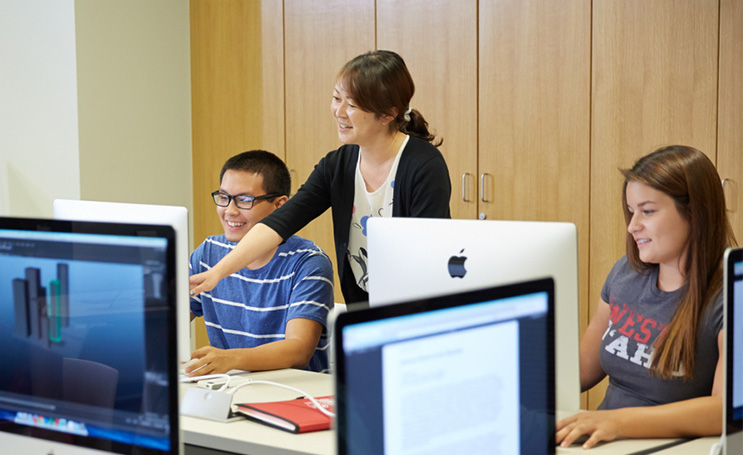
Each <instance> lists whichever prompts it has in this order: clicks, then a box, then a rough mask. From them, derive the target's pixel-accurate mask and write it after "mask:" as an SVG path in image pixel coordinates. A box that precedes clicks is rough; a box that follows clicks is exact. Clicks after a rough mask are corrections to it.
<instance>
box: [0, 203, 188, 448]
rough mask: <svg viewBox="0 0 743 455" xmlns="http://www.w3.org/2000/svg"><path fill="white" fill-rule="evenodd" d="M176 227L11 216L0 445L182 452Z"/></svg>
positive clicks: (1, 273)
mask: <svg viewBox="0 0 743 455" xmlns="http://www.w3.org/2000/svg"><path fill="white" fill-rule="evenodd" d="M174 266H175V235H174V231H173V229H172V228H171V227H170V226H159V225H143V224H114V223H91V222H72V221H60V220H38V219H25V218H2V217H0V302H2V303H3V304H2V305H0V350H1V351H2V353H3V354H2V368H0V447H1V448H0V452H2V453H7V454H23V455H47V454H54V455H88V454H109V453H119V454H134V453H137V454H147V455H166V454H178V453H181V439H180V436H179V431H180V430H179V429H180V426H179V415H178V371H177V369H176V368H173V367H172V365H173V362H175V358H176V321H175V285H174V284H175V270H174Z"/></svg>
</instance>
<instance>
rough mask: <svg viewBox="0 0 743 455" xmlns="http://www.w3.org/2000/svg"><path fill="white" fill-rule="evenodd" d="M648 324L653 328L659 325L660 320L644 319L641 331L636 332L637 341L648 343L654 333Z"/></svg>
mask: <svg viewBox="0 0 743 455" xmlns="http://www.w3.org/2000/svg"><path fill="white" fill-rule="evenodd" d="M648 326H652V328H656V327H658V322H657V321H656V320H655V319H651V318H647V319H645V320H644V321H642V325H641V326H640V331H639V332H637V334H635V341H637V342H638V343H643V344H645V343H647V342H648V340H650V336H651V335H652V332H651V331H650V329H649V328H648ZM640 333H642V336H640Z"/></svg>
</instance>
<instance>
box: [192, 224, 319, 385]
mask: <svg viewBox="0 0 743 455" xmlns="http://www.w3.org/2000/svg"><path fill="white" fill-rule="evenodd" d="M235 245H236V243H235V242H230V241H228V240H227V239H226V237H225V236H224V234H222V235H217V236H211V237H208V238H207V239H206V240H205V241H204V242H203V243H202V244H201V245H199V247H198V248H197V249H196V250H195V251H194V252H193V253H192V254H191V261H190V264H189V266H190V272H191V274H192V275H193V274H196V273H201V272H205V271H207V270H209V269H211V268H212V267H213V266H214V265H216V264H217V262H219V261H220V260H221V259H222V258H223V257H224V256H225V255H227V253H229V252H230V251H232V249H233V248H234V247H235ZM333 300H334V295H333V266H332V264H331V263H330V259H329V258H328V256H327V255H326V254H325V253H324V252H323V251H322V250H321V249H320V248H319V247H318V246H317V245H315V244H314V243H313V242H311V241H309V240H306V239H303V238H301V237H298V236H296V235H295V236H292V237H290V238H289V239H287V241H286V242H284V243H282V244H281V245H280V246H279V248H278V250H277V251H276V254H275V255H274V257H273V258H272V259H271V261H270V262H269V263H268V264H266V265H265V266H263V267H261V268H260V269H258V270H249V269H247V268H243V269H241V270H239V271H238V272H236V273H233V274H232V275H230V276H228V277H226V278H224V279H223V280H221V281H220V282H219V283H218V284H217V286H216V287H215V288H214V289H212V290H211V291H209V292H204V293H201V294H200V295H198V296H196V297H192V298H191V312H192V313H193V314H194V315H196V316H202V315H203V316H204V322H205V323H206V330H207V334H208V335H209V343H210V344H211V345H212V346H214V347H216V348H220V349H230V348H252V347H256V346H260V345H262V344H266V343H270V342H273V341H278V340H283V339H284V338H285V332H286V323H287V322H288V321H289V320H290V319H294V318H304V319H311V320H313V321H317V322H319V323H320V324H322V325H323V332H322V335H321V336H320V341H319V343H318V345H317V348H316V349H315V353H314V355H313V356H312V359H311V360H310V363H309V365H308V367H307V369H308V370H310V371H320V372H327V370H328V349H329V346H328V343H329V337H328V333H327V320H328V313H329V312H330V311H331V310H332V308H333Z"/></svg>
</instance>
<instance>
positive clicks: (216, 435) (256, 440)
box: [181, 369, 720, 455]
mask: <svg viewBox="0 0 743 455" xmlns="http://www.w3.org/2000/svg"><path fill="white" fill-rule="evenodd" d="M246 376H249V377H251V378H253V379H255V380H263V381H273V382H279V383H281V384H286V385H289V386H292V387H296V388H298V389H300V390H303V391H304V392H307V393H308V394H311V395H313V396H316V397H318V396H324V395H332V394H333V393H334V390H333V387H334V386H333V377H332V376H331V375H329V374H322V373H313V372H309V371H302V370H292V369H287V370H277V371H265V372H258V373H249V374H247V375H246ZM188 387H196V386H195V385H193V384H182V385H181V398H183V394H184V393H185V391H186V389H187V388H188ZM293 398H297V394H296V393H295V392H292V391H290V390H286V389H283V388H279V387H275V386H270V385H263V384H255V385H249V386H245V387H242V388H240V389H239V390H238V391H237V392H236V394H235V398H234V399H233V403H241V402H260V401H274V400H290V399H293ZM181 430H182V434H183V442H184V443H185V444H188V445H193V446H199V447H204V448H207V449H214V450H220V451H223V452H229V453H237V454H250V455H284V454H286V455H333V454H335V452H336V441H335V430H333V429H330V430H326V431H317V432H313V433H305V434H291V433H288V432H286V431H282V430H277V429H274V428H271V427H269V426H267V425H263V424H260V423H256V422H251V421H249V420H240V421H237V422H230V423H221V422H215V421H211V420H206V419H199V418H196V417H190V416H181ZM719 439H720V438H719V436H717V437H709V438H698V439H693V440H691V441H683V442H682V441H679V440H678V439H673V438H672V439H622V440H617V441H611V442H608V443H600V444H599V445H597V446H596V447H594V448H592V449H590V450H588V451H586V450H584V449H583V448H582V447H581V446H580V445H579V444H574V445H573V446H571V447H567V448H562V447H557V450H556V452H557V454H558V455H567V454H574V453H576V454H577V453H581V454H583V455H625V454H631V453H636V452H645V451H647V452H645V453H651V452H650V450H652V449H653V448H660V447H662V446H666V445H667V444H671V443H674V442H681V443H680V444H677V445H674V446H672V447H668V448H665V449H660V450H659V451H657V452H655V451H653V452H652V453H657V454H660V455H670V454H674V455H692V454H694V455H707V454H709V449H710V448H711V447H712V445H713V444H714V443H715V442H717V441H719Z"/></svg>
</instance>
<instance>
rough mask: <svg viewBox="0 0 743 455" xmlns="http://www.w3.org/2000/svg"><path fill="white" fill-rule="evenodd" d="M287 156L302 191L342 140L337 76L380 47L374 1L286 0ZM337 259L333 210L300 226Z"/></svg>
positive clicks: (294, 180) (337, 292) (304, 234)
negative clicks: (334, 101)
mask: <svg viewBox="0 0 743 455" xmlns="http://www.w3.org/2000/svg"><path fill="white" fill-rule="evenodd" d="M284 40H285V50H284V68H285V88H284V93H285V119H286V120H285V122H286V130H285V131H286V133H285V134H286V162H287V165H288V166H289V168H290V169H291V170H292V188H293V191H296V188H298V187H299V185H301V184H302V183H304V181H305V180H306V179H307V177H308V176H309V175H310V173H311V172H312V169H313V168H314V166H315V164H317V162H318V161H320V158H322V157H323V156H325V154H326V153H328V152H329V151H331V150H333V149H336V148H338V147H339V146H340V142H339V140H338V132H337V125H336V123H335V120H334V119H333V117H332V116H331V113H330V100H331V97H332V94H333V87H334V86H335V82H336V81H335V77H336V75H337V74H338V71H339V70H340V69H341V67H342V66H343V65H344V64H345V63H346V62H347V61H348V60H350V59H352V58H353V57H355V56H357V55H359V54H361V53H364V52H367V51H370V50H373V49H374V1H373V0H364V1H355V2H348V1H343V0H332V1H331V0H323V1H306V0H286V1H285V4H284ZM299 235H301V236H302V237H305V238H308V239H310V240H313V241H314V242H315V243H317V244H318V245H319V246H320V247H321V248H322V249H323V250H325V252H326V253H327V254H328V255H329V256H330V258H331V259H332V260H333V266H334V269H335V270H336V277H335V283H336V286H335V295H336V301H339V302H341V301H343V298H342V296H341V293H340V286H339V284H338V277H337V270H338V266H337V264H335V262H336V261H335V247H334V245H333V226H332V220H331V217H330V211H328V212H327V213H325V214H324V215H323V216H321V217H320V218H318V219H317V220H315V221H313V222H312V223H310V224H309V225H308V226H307V227H306V228H304V229H302V231H300V232H299Z"/></svg>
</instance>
